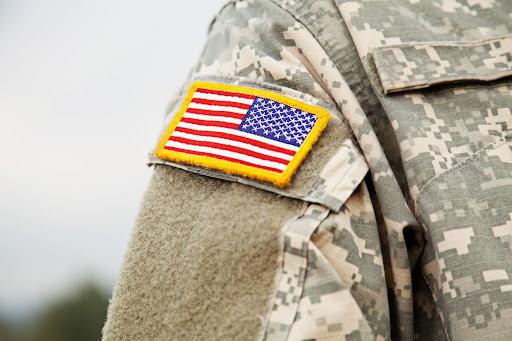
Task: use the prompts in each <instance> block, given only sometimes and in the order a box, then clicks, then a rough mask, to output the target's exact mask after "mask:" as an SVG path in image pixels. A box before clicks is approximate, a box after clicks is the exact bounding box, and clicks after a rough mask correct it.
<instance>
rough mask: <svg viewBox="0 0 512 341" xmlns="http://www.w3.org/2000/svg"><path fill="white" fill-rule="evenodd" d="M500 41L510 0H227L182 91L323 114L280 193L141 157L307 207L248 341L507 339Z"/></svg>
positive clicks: (508, 51)
mask: <svg viewBox="0 0 512 341" xmlns="http://www.w3.org/2000/svg"><path fill="white" fill-rule="evenodd" d="M511 33H512V2H511V1H507V0H502V1H498V0H440V1H419V0H387V1H375V0H368V1H365V0H360V1H344V0H335V1H332V0H331V1H329V0H304V1H299V0H237V1H230V2H228V3H227V4H226V5H225V6H224V8H223V9H222V10H221V11H220V13H219V14H218V15H217V16H216V18H215V20H214V21H213V23H212V25H211V28H210V31H209V35H208V42H207V44H206V46H205V49H204V51H203V53H202V55H201V57H200V59H199V61H198V63H197V65H196V67H195V68H194V70H193V71H192V72H191V75H190V79H189V83H190V82H193V81H196V80H208V79H210V80H212V81H215V82H224V83H225V84H234V85H243V86H253V87H256V88H262V89H265V90H270V91H276V92H279V93H282V94H286V95H288V96H292V97H295V98H300V99H302V100H304V101H307V102H310V103H312V104H315V105H320V106H322V107H324V108H327V109H328V110H329V112H330V113H331V117H333V118H334V120H331V122H329V124H328V126H327V128H326V133H325V134H324V135H323V136H322V137H321V138H320V140H319V141H318V142H317V145H314V146H313V149H312V151H311V153H310V155H308V157H307V158H306V159H305V161H304V164H303V165H302V166H301V167H300V168H299V170H298V171H297V174H296V175H295V176H294V178H292V183H291V185H290V186H289V187H285V188H284V189H278V188H274V187H273V186H272V185H269V184H263V183H259V182H258V181H255V180H250V179H246V178H243V177H237V176H233V175H228V174H225V173H222V172H215V171H211V170H205V169H201V168H199V167H194V166H190V165H186V164H176V163H172V162H167V161H164V160H159V159H158V158H156V157H155V156H154V155H150V162H151V163H160V164H166V165H170V166H173V167H179V168H182V169H187V170H189V171H192V172H195V173H199V174H202V175H204V176H206V177H215V178H221V179H224V180H226V181H236V182H240V183H243V184H245V185H247V186H254V187H257V188H260V189H261V190H263V191H269V192H272V193H276V195H281V196H288V197H290V198H296V199H300V200H303V201H304V202H306V203H309V207H308V208H307V209H306V210H305V211H304V213H303V214H302V215H299V216H298V217H297V218H295V219H293V220H292V221H289V222H288V223H287V224H286V225H285V226H284V228H283V234H282V245H283V255H282V266H281V268H280V269H279V272H278V273H277V274H276V286H275V290H274V294H273V295H272V297H270V298H269V301H270V302H271V304H270V305H269V307H268V314H267V315H266V316H262V317H261V326H260V328H259V329H260V332H259V333H257V334H254V335H253V338H252V339H254V340H262V339H264V340H272V341H274V340H481V339H484V338H485V339H487V340H511V339H512V112H511V108H512V81H511V78H510V77H507V76H509V75H511V73H512V71H511V68H512V36H511ZM186 88H187V87H186V86H185V89H184V92H186V90H187V89H186ZM175 102H176V103H174V104H173V105H171V106H170V110H169V115H168V117H167V118H166V122H169V121H170V120H172V118H173V116H174V115H175V114H176V110H177V108H178V107H179V104H180V101H179V96H178V99H177V100H176V101H175ZM166 127H167V125H164V127H163V129H165V128H166ZM262 214H265V213H264V212H262ZM262 228H265V227H264V226H262ZM241 242H242V243H243V241H241ZM226 271H230V270H229V269H226ZM233 271H239V269H238V270H237V269H235V270H233ZM254 276H255V278H257V276H258V274H254ZM185 280H186V279H185ZM254 285H255V286H257V285H258V282H257V280H255V281H254ZM124 289H125V288H119V289H116V290H119V292H121V291H122V290H124ZM119 295H121V294H119ZM119 297H122V296H119ZM116 299H117V300H121V299H122V298H118V297H116V293H115V294H114V299H113V303H112V305H113V306H115V304H116ZM230 299H231V298H230V297H226V300H230ZM212 309H214V308H212ZM116 318H117V317H116V316H113V315H109V319H116ZM198 319H200V316H199V317H198ZM199 321H200V320H198V323H200V322H199ZM241 323H242V322H241ZM205 333H206V331H205ZM104 335H105V336H104V338H105V339H106V340H107V339H108V335H109V328H108V324H107V327H106V328H105V330H104ZM205 335H206V334H205Z"/></svg>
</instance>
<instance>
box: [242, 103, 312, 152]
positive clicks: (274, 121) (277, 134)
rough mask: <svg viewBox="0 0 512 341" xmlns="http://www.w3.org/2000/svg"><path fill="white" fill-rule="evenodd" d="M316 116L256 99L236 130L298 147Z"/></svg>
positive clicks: (280, 104)
mask: <svg viewBox="0 0 512 341" xmlns="http://www.w3.org/2000/svg"><path fill="white" fill-rule="evenodd" d="M317 119H318V116H316V115H313V114H310V113H307V112H304V111H302V110H300V109H295V108H292V107H289V106H287V105H285V104H282V103H279V102H276V101H272V100H270V99H266V98H261V97H256V99H255V100H254V102H253V104H252V106H251V108H250V109H249V111H248V112H247V114H245V117H244V119H243V120H242V122H241V123H240V127H239V128H238V130H240V131H244V132H247V133H251V134H255V135H259V136H263V137H266V138H269V139H272V140H275V141H280V142H283V143H287V144H290V145H293V146H296V147H300V146H301V145H302V143H303V142H304V140H305V139H306V137H307V136H308V134H309V132H310V131H311V129H313V127H314V126H315V123H316V120H317Z"/></svg>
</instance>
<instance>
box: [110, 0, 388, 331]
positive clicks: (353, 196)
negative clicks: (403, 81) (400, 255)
mask: <svg viewBox="0 0 512 341" xmlns="http://www.w3.org/2000/svg"><path fill="white" fill-rule="evenodd" d="M324 10H325V13H324V16H325V18H326V19H329V20H331V21H332V22H333V23H337V24H338V25H339V24H340V23H341V17H340V15H339V12H338V11H337V9H336V8H335V7H333V6H327V7H325V8H323V9H322V8H319V9H318V13H322V12H323V11H324ZM324 49H325V47H324V46H322V45H321V44H320V43H319V41H318V39H317V38H316V37H315V36H314V35H313V33H312V32H311V31H310V29H308V28H307V27H306V26H305V25H304V24H303V23H301V21H300V20H298V16H296V15H295V14H294V13H293V11H292V8H284V7H283V6H281V5H280V4H276V3H273V2H270V1H257V2H253V1H236V2H231V3H229V4H228V5H226V6H225V7H224V8H223V9H222V11H221V12H220V13H219V14H218V16H217V17H216V19H215V21H214V23H213V24H212V26H211V29H210V31H209V34H208V42H207V44H206V46H205V48H204V51H203V53H202V55H201V57H200V59H199V61H198V63H197V66H196V67H195V68H194V70H193V72H192V73H191V76H190V78H189V79H188V80H187V82H186V83H185V85H184V91H183V93H182V94H181V96H180V98H179V99H178V101H176V105H174V106H173V107H172V108H171V109H170V111H169V114H168V117H167V119H166V121H165V123H164V124H163V128H162V132H161V133H160V135H159V136H158V141H159V142H158V143H161V141H162V136H165V134H166V132H167V131H168V129H169V127H170V126H172V124H173V122H176V121H175V120H176V119H177V118H176V117H179V116H178V115H180V110H181V109H182V108H183V103H189V102H190V101H189V102H187V98H189V99H190V93H191V92H190V91H191V90H190V89H194V90H193V91H196V90H197V86H196V85H197V84H200V86H202V87H203V88H204V87H206V90H209V91H210V90H211V91H224V92H223V93H222V95H223V96H224V95H226V91H227V92H237V91H239V92H240V91H242V90H240V89H249V90H243V91H245V92H244V94H249V95H251V94H256V95H257V96H267V95H268V94H269V93H271V94H272V95H268V96H267V97H268V98H270V99H275V100H276V101H278V102H279V99H281V98H286V99H287V101H290V102H286V103H297V102H298V103H302V104H301V105H302V106H301V108H309V107H315V108H320V109H321V110H323V111H326V112H328V114H329V121H328V123H327V124H326V126H325V128H324V129H323V130H322V132H321V133H320V134H319V136H318V137H317V139H316V141H315V142H314V144H312V147H311V148H310V151H309V152H308V153H307V155H306V156H305V157H304V158H303V160H301V162H300V165H299V166H298V168H297V170H296V171H295V172H294V173H293V175H292V176H291V179H290V181H289V182H288V183H287V184H285V185H284V186H283V185H282V184H276V183H273V182H271V181H266V179H264V178H258V177H250V176H245V175H244V174H239V173H237V171H236V170H234V171H231V170H230V169H227V170H226V169H222V168H221V169H219V168H216V166H215V164H214V166H211V165H210V164H202V163H200V162H199V163H197V162H189V161H190V160H188V159H186V160H181V159H179V160H176V159H173V158H165V157H159V156H158V155H157V152H156V150H157V149H158V146H159V145H158V143H157V145H156V146H155V151H152V152H151V154H150V163H152V164H154V165H155V170H154V175H153V178H152V180H151V183H150V185H149V187H148V189H147V191H146V194H145V196H144V199H143V202H142V205H141V208H140V212H139V215H138V218H137V221H136V224H135V226H134V229H133V233H132V236H131V241H130V243H129V245H128V249H127V251H126V255H125V258H124V261H123V265H122V268H121V272H120V275H119V278H118V281H117V284H116V287H115V290H114V296H113V299H112V302H111V304H110V307H109V313H108V320H107V322H106V325H105V328H104V335H103V339H104V340H164V339H165V340H169V339H173V340H258V339H260V340H261V339H265V340H285V339H289V340H302V339H322V340H328V339H329V340H340V339H344V338H351V337H352V338H354V337H355V338H359V339H368V340H370V339H374V338H375V337H380V338H389V314H388V310H389V309H388V300H387V289H386V285H385V278H384V268H383V257H382V252H381V243H380V241H379V232H378V228H377V222H376V217H375V214H374V208H373V204H372V200H371V198H370V194H369V190H368V186H367V185H366V184H365V180H364V178H365V176H366V175H367V172H368V165H367V163H366V160H365V158H364V156H363V155H362V154H361V151H360V150H359V148H358V147H357V142H356V140H355V139H354V136H353V135H352V132H351V128H350V126H349V124H348V123H347V121H346V119H345V117H344V115H343V113H342V111H343V110H342V108H341V107H340V103H344V104H345V102H346V103H348V101H345V100H344V98H343V97H344V96H343V95H342V94H343V93H344V92H345V91H349V92H350V91H351V90H350V89H349V88H348V87H346V85H345V84H342V83H344V80H343V78H342V77H341V75H340V73H339V72H338V71H337V68H336V65H335V63H334V62H333V60H332V57H331V56H329V55H328V54H326V52H325V50H324ZM211 84H213V85H211ZM345 87H346V88H345ZM228 90H229V91H228ZM333 92H336V93H338V94H340V95H341V96H333ZM216 94H218V93H216ZM347 95H348V94H347ZM187 96H188V97H187ZM273 96H274V97H273ZM349 97H350V96H349ZM291 105H292V104H291ZM189 106H190V105H189ZM253 106H254V105H253ZM320 109H319V110H320ZM251 110H252V109H251ZM304 110H306V109H304ZM185 115H188V114H185ZM182 120H183V119H182ZM180 122H181V121H180ZM174 130H175V129H174ZM168 140H169V139H168V138H167V140H165V141H166V143H167V141H168Z"/></svg>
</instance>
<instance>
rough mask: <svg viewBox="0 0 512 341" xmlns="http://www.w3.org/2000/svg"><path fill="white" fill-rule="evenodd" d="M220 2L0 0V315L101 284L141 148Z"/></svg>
mask: <svg viewBox="0 0 512 341" xmlns="http://www.w3.org/2000/svg"><path fill="white" fill-rule="evenodd" d="M224 2H225V0H214V1H212V0H193V1H180V2H177V1H164V0H159V1H126V0H124V1H121V0H119V1H117V0H101V1H99V0H97V1H85V0H83V1H65V0H27V1H23V0H22V1H19V0H2V1H0V156H1V161H0V311H2V310H3V312H4V313H5V312H10V313H12V314H18V313H22V312H26V311H30V310H32V309H34V308H35V307H37V305H39V304H40V303H41V302H43V301H45V300H48V299H51V298H53V297H55V296H57V295H61V294H63V293H66V292H69V291H70V290H72V288H73V287H74V285H76V284H77V283H79V282H81V281H83V280H85V279H88V278H95V279H96V280H97V281H99V282H100V283H102V284H103V285H105V286H106V287H109V286H111V285H113V283H114V281H115V277H116V275H117V273H118V269H119V266H120V263H121V259H122V255H123V253H124V249H125V247H126V243H127V241H128V238H129V235H130V231H131V228H132V225H133V221H134V218H135V215H136V213H137V209H138V206H139V203H140V201H141V197H142V194H143V191H144V189H145V187H146V185H147V183H148V181H149V178H150V175H151V172H152V169H151V168H148V167H147V166H146V156H147V152H148V151H149V149H150V148H151V146H152V144H153V143H154V141H155V139H156V138H157V136H156V135H157V134H158V132H159V129H160V128H161V127H160V123H161V120H162V117H163V113H164V110H165V107H166V105H167V102H168V100H169V99H170V96H171V94H172V93H173V92H174V91H175V90H176V89H177V88H178V87H179V85H180V84H181V83H182V82H183V81H184V80H185V78H186V76H187V74H188V72H189V70H190V68H191V67H192V65H193V63H194V60H195V59H196V57H197V56H198V54H199V52H200V50H201V48H202V45H203V44H204V41H205V39H206V35H205V34H206V30H207V27H208V24H209V22H210V20H211V19H212V18H213V16H214V14H215V13H216V12H217V11H218V10H219V9H220V8H221V6H222V4H223V3H224Z"/></svg>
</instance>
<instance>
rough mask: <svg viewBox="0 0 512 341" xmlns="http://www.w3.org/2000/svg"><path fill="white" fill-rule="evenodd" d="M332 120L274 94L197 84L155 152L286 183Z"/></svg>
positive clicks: (323, 114)
mask: <svg viewBox="0 0 512 341" xmlns="http://www.w3.org/2000/svg"><path fill="white" fill-rule="evenodd" d="M328 120H329V113H328V112H327V111H326V110H324V109H321V108H319V107H315V106H312V105H310V104H306V103H304V102H301V101H299V100H295V99H292V98H290V97H287V96H284V95H281V94H278V93H275V92H270V91H266V90H261V89H253V88H245V87H239V86H232V85H224V84H215V83H207V82H197V83H194V84H193V85H192V86H191V88H190V90H189V92H188V95H187V96H186V97H185V100H184V102H183V105H182V107H181V109H180V110H179V112H178V113H177V114H176V116H175V118H174V120H173V121H172V122H171V125H170V126H169V128H168V129H167V131H166V133H165V134H164V136H163V137H162V139H161V141H160V143H159V144H158V147H157V150H156V155H157V156H158V157H160V158H163V159H168V160H172V161H177V162H187V163H191V164H194V165H197V166H203V167H206V168H215V169H219V170H223V171H226V172H229V173H235V174H240V175H244V176H249V177H253V178H257V179H260V180H265V181H270V182H273V183H274V184H276V185H278V186H281V187H282V186H284V185H286V184H287V183H288V182H289V181H290V179H291V176H292V175H293V173H294V172H295V171H296V170H297V168H298V167H299V165H300V164H301V162H302V160H303V159H304V158H305V157H306V154H307V153H308V152H309V150H310V149H311V147H312V145H313V143H314V142H315V141H316V140H317V138H318V137H319V136H320V133H321V132H322V130H323V129H324V128H325V126H326V124H327V122H328Z"/></svg>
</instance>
